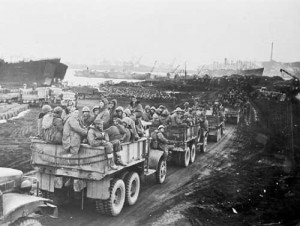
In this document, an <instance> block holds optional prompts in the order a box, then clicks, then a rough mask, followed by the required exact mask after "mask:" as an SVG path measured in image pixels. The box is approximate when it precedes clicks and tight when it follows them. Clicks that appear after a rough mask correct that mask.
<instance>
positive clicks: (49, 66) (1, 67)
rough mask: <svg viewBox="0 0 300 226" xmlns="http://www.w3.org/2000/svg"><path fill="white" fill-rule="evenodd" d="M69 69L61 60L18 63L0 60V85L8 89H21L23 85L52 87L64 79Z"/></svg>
mask: <svg viewBox="0 0 300 226" xmlns="http://www.w3.org/2000/svg"><path fill="white" fill-rule="evenodd" d="M67 68H68V66H67V65H65V64H63V63H61V62H60V59H59V58H55V59H45V60H36V61H20V62H16V63H7V62H5V61H4V60H0V84H1V85H2V86H3V87H8V88H14V87H21V86H23V84H27V85H28V86H31V85H32V84H33V83H36V84H37V85H38V86H41V85H48V86H50V85H52V84H54V83H55V82H57V81H58V80H60V81H62V80H63V79H64V77H65V74H66V71H67Z"/></svg>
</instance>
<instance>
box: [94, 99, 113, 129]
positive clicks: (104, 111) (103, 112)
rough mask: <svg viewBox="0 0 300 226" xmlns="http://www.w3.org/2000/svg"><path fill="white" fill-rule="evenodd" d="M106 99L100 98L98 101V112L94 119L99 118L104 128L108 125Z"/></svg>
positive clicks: (108, 117)
mask: <svg viewBox="0 0 300 226" xmlns="http://www.w3.org/2000/svg"><path fill="white" fill-rule="evenodd" d="M107 105H108V101H107V99H106V98H103V99H100V102H99V110H100V111H99V114H98V115H97V117H96V119H101V120H102V121H103V127H104V129H106V128H108V127H109V119H110V116H109V111H108V109H107Z"/></svg>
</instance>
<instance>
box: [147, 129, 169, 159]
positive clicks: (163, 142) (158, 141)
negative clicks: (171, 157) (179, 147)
mask: <svg viewBox="0 0 300 226" xmlns="http://www.w3.org/2000/svg"><path fill="white" fill-rule="evenodd" d="M164 131H165V127H164V126H163V125H160V126H158V128H157V130H155V131H154V132H152V134H151V138H152V139H151V144H150V145H151V148H154V149H159V150H162V151H163V152H164V155H163V156H164V159H165V160H166V159H167V157H168V152H169V149H170V148H172V146H170V144H171V143H172V142H171V141H170V140H168V139H167V138H166V137H165V135H164Z"/></svg>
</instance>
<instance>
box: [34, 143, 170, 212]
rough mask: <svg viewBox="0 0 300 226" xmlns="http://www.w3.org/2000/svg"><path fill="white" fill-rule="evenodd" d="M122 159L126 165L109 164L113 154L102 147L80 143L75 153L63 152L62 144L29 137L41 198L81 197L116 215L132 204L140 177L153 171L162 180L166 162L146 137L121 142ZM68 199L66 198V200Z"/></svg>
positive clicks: (137, 190) (100, 210)
mask: <svg viewBox="0 0 300 226" xmlns="http://www.w3.org/2000/svg"><path fill="white" fill-rule="evenodd" d="M121 147H122V150H121V151H120V155H121V160H122V162H123V163H125V164H126V166H119V168H118V169H117V170H112V169H111V168H110V167H109V164H110V163H109V162H110V161H111V159H112V157H113V156H112V154H106V152H105V148H104V146H100V147H91V146H90V145H88V144H81V146H80V149H79V152H78V154H70V153H67V152H66V151H64V149H63V147H62V145H57V144H49V143H46V142H45V141H43V140H40V139H37V138H34V137H33V138H31V149H32V165H33V166H34V167H35V168H36V169H37V177H38V179H39V180H40V188H41V191H42V194H43V196H44V197H48V198H49V197H51V198H53V200H54V203H57V204H58V205H59V204H61V203H63V202H65V201H70V200H72V199H73V198H75V197H78V196H79V197H80V199H81V207H82V208H83V207H84V202H85V201H86V200H87V198H88V199H89V200H93V201H94V202H95V204H96V210H97V211H98V212H100V213H102V214H107V215H111V216H117V215H118V214H120V212H121V211H122V208H123V206H124V203H126V204H128V205H134V204H135V203H136V202H137V199H138V196H139V192H140V187H141V185H140V178H144V177H145V176H148V175H151V174H155V178H156V181H157V183H159V184H161V183H163V182H164V181H165V178H166V173H167V164H166V161H165V160H164V158H163V152H162V151H160V150H155V149H150V145H149V138H147V137H144V138H140V139H139V140H138V141H135V142H128V143H122V144H121ZM66 199H67V200H66Z"/></svg>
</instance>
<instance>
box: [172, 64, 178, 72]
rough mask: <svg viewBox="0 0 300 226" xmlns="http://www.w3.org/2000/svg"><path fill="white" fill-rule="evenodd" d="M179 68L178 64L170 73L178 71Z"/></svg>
mask: <svg viewBox="0 0 300 226" xmlns="http://www.w3.org/2000/svg"><path fill="white" fill-rule="evenodd" d="M179 67H180V65H179V64H178V65H177V67H176V68H175V69H174V70H173V71H171V73H172V74H173V73H175V72H176V71H177V70H178V68H179Z"/></svg>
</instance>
